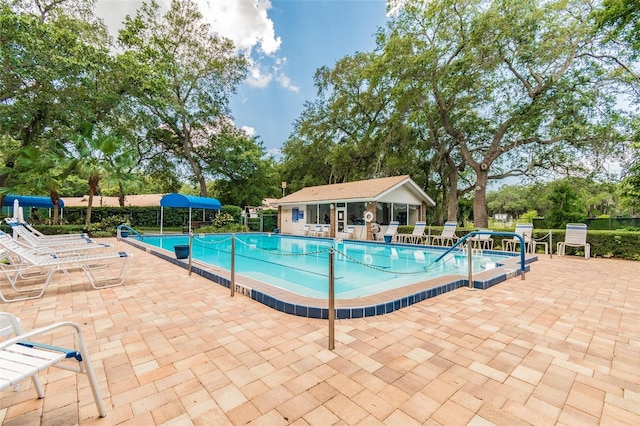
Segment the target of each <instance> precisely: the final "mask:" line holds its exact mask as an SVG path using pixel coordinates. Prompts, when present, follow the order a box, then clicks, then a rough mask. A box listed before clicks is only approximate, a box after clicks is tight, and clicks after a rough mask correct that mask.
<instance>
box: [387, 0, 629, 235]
mask: <svg viewBox="0 0 640 426" xmlns="http://www.w3.org/2000/svg"><path fill="white" fill-rule="evenodd" d="M589 7H590V3H588V2H586V1H580V0H575V1H574V0H570V1H549V2H544V3H540V2H537V1H535V0H525V1H520V0H519V1H514V0H499V1H492V2H490V3H487V2H484V1H480V0H477V1H466V0H465V1H459V0H433V1H429V2H424V1H419V0H415V1H409V2H407V3H406V4H405V6H404V7H403V8H402V10H401V12H400V14H399V15H398V16H397V17H396V18H395V19H393V20H392V21H391V22H390V24H389V26H388V29H387V31H386V32H385V33H384V34H382V35H381V37H380V40H381V46H382V49H383V50H384V53H385V55H386V57H387V58H388V59H389V69H391V70H392V71H393V72H398V73H401V74H402V75H404V76H405V77H406V81H407V82H409V81H412V82H413V84H408V83H407V84H406V86H407V87H408V88H410V90H413V91H414V92H415V93H417V94H418V96H421V97H422V98H423V99H424V103H425V104H427V105H428V107H429V108H431V109H433V111H434V113H435V114H437V116H438V119H439V121H440V125H441V126H442V129H443V130H444V131H445V132H446V134H447V135H448V136H449V137H450V138H451V139H453V141H454V142H455V149H456V150H458V152H459V154H460V155H461V157H462V159H463V160H464V163H465V165H466V167H469V168H470V169H471V170H472V171H473V173H474V175H475V179H474V182H473V185H472V188H473V190H474V223H475V225H476V226H487V222H488V218H487V209H486V190H487V183H488V181H489V180H490V179H499V178H504V177H508V176H521V175H524V174H531V173H534V172H535V171H536V169H538V170H539V169H546V170H557V169H561V170H566V169H571V168H572V163H578V162H582V161H584V158H585V156H582V155H581V154H585V155H586V158H593V157H597V153H598V152H601V153H608V152H609V149H608V147H607V143H608V142H610V141H611V139H612V135H615V134H616V132H615V128H614V126H613V124H614V123H613V119H614V118H615V115H614V114H613V111H614V106H615V101H616V97H615V95H616V93H617V90H618V87H617V86H615V85H614V84H609V83H610V81H609V80H607V79H606V78H604V76H606V73H605V69H604V68H603V67H604V64H603V62H601V61H599V60H598V59H597V58H595V57H594V55H593V52H594V50H595V49H597V45H596V43H595V41H594V40H593V38H592V37H593V32H592V27H591V25H590V22H589V21H588V20H587V19H584V16H586V15H588V13H589V11H590V9H589ZM409 79H410V80H409ZM416 86H417V87H416ZM416 89H417V90H416Z"/></svg>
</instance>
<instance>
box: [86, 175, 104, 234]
mask: <svg viewBox="0 0 640 426" xmlns="http://www.w3.org/2000/svg"><path fill="white" fill-rule="evenodd" d="M99 183H100V176H96V175H93V176H90V177H89V200H88V202H87V217H86V219H85V221H84V224H85V225H86V226H89V225H91V207H92V206H93V195H94V194H95V193H96V190H97V189H98V184H99Z"/></svg>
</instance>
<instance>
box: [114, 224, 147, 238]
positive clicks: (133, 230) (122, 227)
mask: <svg viewBox="0 0 640 426" xmlns="http://www.w3.org/2000/svg"><path fill="white" fill-rule="evenodd" d="M123 229H126V230H127V231H129V232H131V233H132V234H134V235H137V236H138V237H140V239H143V238H144V237H143V236H142V234H141V233H139V232H138V231H136V230H135V229H133V228H132V227H130V226H129V225H125V224H124V223H123V224H121V225H118V227H117V228H116V234H117V237H118V239H119V240H120V239H121V238H122V236H121V232H122V230H123Z"/></svg>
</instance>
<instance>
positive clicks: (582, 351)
mask: <svg viewBox="0 0 640 426" xmlns="http://www.w3.org/2000/svg"><path fill="white" fill-rule="evenodd" d="M109 242H111V243H114V244H115V245H116V248H117V249H119V250H128V251H133V252H134V254H135V256H134V258H133V261H132V263H131V271H130V275H129V277H128V278H127V280H126V282H125V285H124V286H120V287H114V288H108V289H103V290H93V289H91V288H90V287H89V286H88V285H83V284H73V285H71V284H70V283H69V282H68V279H67V278H66V277H65V276H64V275H58V276H57V282H59V283H60V285H55V284H52V285H51V286H50V287H49V289H48V290H47V291H46V293H45V295H44V297H43V298H42V299H37V300H30V301H26V302H17V303H10V304H3V305H2V306H1V307H0V309H2V310H5V311H8V312H12V313H14V314H16V315H18V316H19V317H20V318H21V320H22V326H23V329H24V330H30V329H31V328H33V327H37V326H42V325H46V324H50V323H52V322H57V321H62V320H71V321H76V322H78V323H80V324H81V325H82V329H83V332H84V333H85V338H86V340H87V344H88V345H89V351H90V353H91V355H92V361H93V363H94V368H95V369H96V374H97V376H98V380H99V382H100V387H101V391H102V394H103V397H104V399H105V405H106V406H107V412H108V414H107V417H106V418H104V419H98V418H97V412H96V409H95V404H94V403H93V400H92V397H91V392H90V388H89V385H88V383H87V381H86V378H85V377H82V376H81V377H78V376H77V375H76V374H74V373H70V372H67V371H63V370H58V369H50V370H49V371H48V372H46V373H43V374H41V375H40V377H41V379H42V381H43V383H44V384H45V391H46V393H47V396H46V397H45V398H44V399H42V400H38V399H36V394H35V392H34V391H33V389H32V385H31V382H30V381H25V382H23V383H22V384H21V385H20V390H19V391H18V392H12V391H10V390H7V391H3V392H2V393H0V423H2V424H3V425H22V424H29V425H32V424H86V425H92V424H98V425H116V424H123V425H126V424H132V425H133V424H135V425H137V426H140V425H160V424H174V425H189V424H195V425H198V424H202V425H212V424H215V425H225V424H233V425H239V424H255V425H269V426H272V425H285V424H296V425H333V424H349V425H352V424H362V425H375V424H386V425H403V426H406V425H413V424H415V425H419V424H434V425H435V424H443V425H467V424H471V425H487V424H497V425H502V424H536V425H538V424H558V423H559V424H580V425H586V424H612V425H622V424H629V425H636V424H640V357H639V356H638V354H639V353H640V262H631V261H621V260H607V259H598V258H592V259H589V260H584V259H583V258H579V257H573V256H569V257H564V258H559V257H556V256H554V258H553V259H549V258H548V257H547V256H540V258H539V261H538V262H535V263H534V264H532V266H531V272H529V273H527V275H526V280H525V281H522V280H520V278H513V279H510V280H508V281H506V282H503V283H500V284H498V285H496V286H494V287H492V288H490V289H488V290H475V291H470V290H468V289H466V288H461V289H457V290H455V291H452V292H449V293H445V294H442V295H440V296H437V297H435V298H432V299H428V300H426V301H423V302H420V303H417V304H415V305H412V306H409V307H407V308H403V309H401V310H399V311H396V312H393V313H390V314H387V315H382V316H374V317H367V318H362V319H349V320H343V321H337V322H336V348H335V350H334V351H329V350H328V349H327V335H328V330H327V321H325V320H316V319H309V318H303V317H296V316H292V315H288V314H285V313H282V312H279V311H276V310H273V309H271V308H268V307H267V306H264V305H261V304H259V303H257V302H255V301H253V300H251V299H249V298H247V297H244V296H242V295H236V296H235V297H233V298H231V297H229V291H228V289H226V288H223V287H222V286H219V285H217V284H213V283H212V282H210V281H208V280H206V279H204V278H202V277H200V276H198V275H195V274H194V275H192V276H188V275H187V272H186V271H185V270H184V269H182V268H179V267H177V266H174V265H171V264H168V263H167V262H165V261H163V260H161V259H159V258H157V257H155V256H153V255H151V254H148V253H145V252H142V251H139V250H135V249H133V248H132V247H131V246H129V245H126V244H122V243H119V242H116V241H115V240H110V241H109ZM2 285H5V283H2ZM77 380H79V386H78V387H77V386H76V381H77ZM76 389H79V391H78V392H76Z"/></svg>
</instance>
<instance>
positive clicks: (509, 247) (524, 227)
mask: <svg viewBox="0 0 640 426" xmlns="http://www.w3.org/2000/svg"><path fill="white" fill-rule="evenodd" d="M514 232H515V233H516V234H518V235H522V238H524V243H525V245H526V246H525V247H526V249H525V251H526V252H527V253H534V252H535V251H536V250H535V247H536V243H535V241H534V240H533V223H517V224H516V229H515V231H514ZM518 245H520V238H518V237H513V238H504V239H503V240H502V250H504V251H518Z"/></svg>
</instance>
